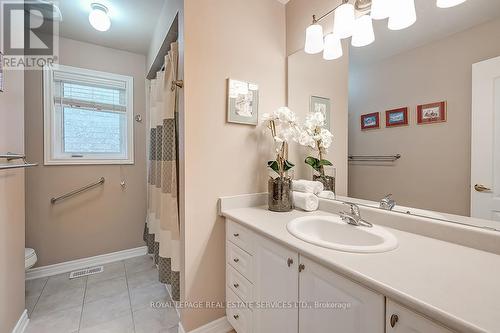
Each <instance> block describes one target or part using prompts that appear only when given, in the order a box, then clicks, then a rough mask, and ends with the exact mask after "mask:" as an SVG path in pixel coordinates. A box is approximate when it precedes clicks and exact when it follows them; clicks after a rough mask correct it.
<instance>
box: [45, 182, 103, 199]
mask: <svg viewBox="0 0 500 333" xmlns="http://www.w3.org/2000/svg"><path fill="white" fill-rule="evenodd" d="M104 180H105V179H104V177H101V178H99V180H98V181H96V182H95V183H92V184H88V185H85V186H83V187H81V188H79V189H77V190H74V191H71V192H68V193H66V194H63V195H61V196H59V197H56V198H52V199H50V203H51V204H53V205H54V204H56V203H57V202H58V201H61V200H64V199H67V198H70V197H72V196H74V195H77V194H80V193H82V192H85V191H87V190H90V189H92V188H94V187H96V186H99V185H102V184H104Z"/></svg>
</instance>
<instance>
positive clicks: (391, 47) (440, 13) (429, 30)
mask: <svg viewBox="0 0 500 333" xmlns="http://www.w3.org/2000/svg"><path fill="white" fill-rule="evenodd" d="M415 4H416V8H417V22H416V23H415V24H414V25H413V26H411V27H410V28H407V29H405V30H400V31H391V30H389V29H388V28H387V20H382V21H373V22H374V30H375V42H374V43H373V44H371V45H369V46H365V47H361V48H356V47H351V51H350V52H351V53H350V62H351V64H353V65H354V66H356V65H363V64H368V63H373V62H377V61H380V60H383V59H385V58H388V57H390V56H393V55H396V54H399V53H401V52H404V51H408V50H412V49H414V48H417V47H419V46H422V45H425V44H428V43H430V42H433V41H437V40H440V39H443V38H445V37H447V36H450V35H453V34H455V33H458V32H460V31H464V30H467V29H469V28H471V27H473V26H475V25H479V24H481V23H485V22H487V21H490V20H492V19H495V18H498V17H500V1H498V0H469V1H467V2H465V3H464V4H462V5H460V6H456V7H453V8H448V9H440V8H437V7H436V2H435V1H434V0H416V1H415ZM485 40H486V39H485Z"/></svg>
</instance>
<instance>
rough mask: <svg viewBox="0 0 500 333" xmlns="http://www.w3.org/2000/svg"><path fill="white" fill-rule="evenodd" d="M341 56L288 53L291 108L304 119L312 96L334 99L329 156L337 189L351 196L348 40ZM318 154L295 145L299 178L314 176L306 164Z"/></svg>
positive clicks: (332, 100) (293, 151) (291, 158)
mask: <svg viewBox="0 0 500 333" xmlns="http://www.w3.org/2000/svg"><path fill="white" fill-rule="evenodd" d="M344 50H345V54H344V56H343V57H342V58H341V59H338V60H334V61H325V60H323V58H322V55H321V54H318V55H310V54H306V53H305V52H304V51H298V52H296V53H294V54H292V55H290V56H288V107H289V108H290V109H292V110H293V111H295V112H296V113H297V115H298V116H299V119H300V121H304V119H305V117H306V116H307V114H308V113H309V112H310V111H309V105H310V99H311V96H321V97H325V98H329V99H330V103H331V115H330V119H331V121H330V123H331V132H332V134H333V143H332V146H331V147H330V148H329V149H328V154H327V156H326V158H327V159H328V160H330V161H331V162H332V163H333V165H334V167H335V168H336V180H335V190H336V193H337V194H339V195H347V96H348V91H347V88H348V80H349V48H348V44H347V43H344ZM309 155H312V156H315V157H317V152H315V151H313V150H312V149H309V148H305V147H301V146H299V145H296V144H295V145H292V146H291V154H290V161H292V162H293V163H295V165H296V166H295V168H294V170H295V178H305V179H311V176H312V169H311V167H310V166H308V165H306V164H305V163H304V159H305V157H306V156H309Z"/></svg>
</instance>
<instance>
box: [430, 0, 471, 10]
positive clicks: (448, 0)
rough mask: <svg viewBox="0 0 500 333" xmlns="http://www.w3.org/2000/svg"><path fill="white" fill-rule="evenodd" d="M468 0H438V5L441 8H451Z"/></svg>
mask: <svg viewBox="0 0 500 333" xmlns="http://www.w3.org/2000/svg"><path fill="white" fill-rule="evenodd" d="M465 1H467V0H437V3H436V5H437V6H438V7H439V8H450V7H455V6H458V5H460V4H462V3H464V2H465Z"/></svg>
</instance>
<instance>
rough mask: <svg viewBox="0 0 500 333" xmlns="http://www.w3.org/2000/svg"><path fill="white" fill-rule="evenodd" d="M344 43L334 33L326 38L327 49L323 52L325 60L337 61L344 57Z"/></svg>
mask: <svg viewBox="0 0 500 333" xmlns="http://www.w3.org/2000/svg"><path fill="white" fill-rule="evenodd" d="M342 55H343V52H342V43H341V42H340V39H339V38H338V37H337V36H335V35H334V34H333V33H329V34H328V35H326V36H325V49H324V51H323V59H325V60H335V59H338V58H340V57H342Z"/></svg>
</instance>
